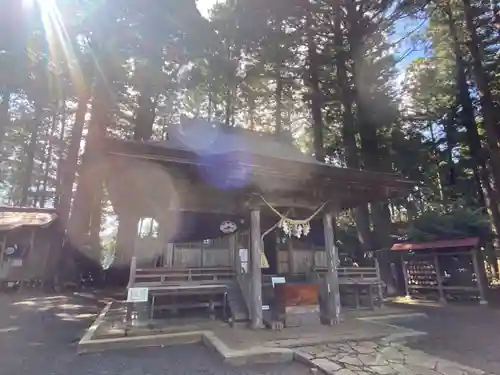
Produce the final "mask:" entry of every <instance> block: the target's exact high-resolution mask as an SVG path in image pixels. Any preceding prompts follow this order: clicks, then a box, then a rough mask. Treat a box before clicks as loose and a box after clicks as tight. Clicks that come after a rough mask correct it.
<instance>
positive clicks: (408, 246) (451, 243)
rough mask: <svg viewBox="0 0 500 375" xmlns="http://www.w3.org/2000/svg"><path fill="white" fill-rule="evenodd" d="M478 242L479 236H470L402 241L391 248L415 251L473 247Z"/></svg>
mask: <svg viewBox="0 0 500 375" xmlns="http://www.w3.org/2000/svg"><path fill="white" fill-rule="evenodd" d="M478 244H479V238H477V237H470V238H462V239H459V240H442V241H432V242H417V243H411V242H402V243H397V244H394V245H393V246H392V248H391V250H393V251H415V250H436V249H450V248H454V247H475V246H477V245H478Z"/></svg>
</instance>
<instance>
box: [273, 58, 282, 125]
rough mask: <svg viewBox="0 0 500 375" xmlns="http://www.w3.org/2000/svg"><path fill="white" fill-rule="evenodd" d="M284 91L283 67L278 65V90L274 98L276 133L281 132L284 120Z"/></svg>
mask: <svg viewBox="0 0 500 375" xmlns="http://www.w3.org/2000/svg"><path fill="white" fill-rule="evenodd" d="M282 93H283V78H282V77H281V69H280V67H279V66H278V67H277V68H276V91H275V93H274V100H276V113H275V120H276V123H275V125H276V126H275V129H274V131H275V133H276V134H280V133H281V131H282V126H283V125H282V121H281V116H282V113H283V103H282Z"/></svg>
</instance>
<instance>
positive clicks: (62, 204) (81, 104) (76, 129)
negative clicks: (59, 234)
mask: <svg viewBox="0 0 500 375" xmlns="http://www.w3.org/2000/svg"><path fill="white" fill-rule="evenodd" d="M89 100H90V93H89V92H85V93H83V95H82V96H81V97H80V98H79V99H78V106H77V108H76V113H75V122H74V124H73V128H72V129H71V138H70V141H69V146H68V153H67V155H66V159H65V160H61V163H60V166H59V168H60V169H61V171H60V176H61V192H60V196H59V207H58V211H59V215H60V217H61V221H62V223H63V225H66V224H67V222H68V219H69V213H70V210H71V199H72V198H73V184H74V183H75V178H76V170H77V168H78V154H79V152H80V145H81V142H82V135H83V127H84V124H85V116H86V114H87V109H88V108H87V107H88V102H89Z"/></svg>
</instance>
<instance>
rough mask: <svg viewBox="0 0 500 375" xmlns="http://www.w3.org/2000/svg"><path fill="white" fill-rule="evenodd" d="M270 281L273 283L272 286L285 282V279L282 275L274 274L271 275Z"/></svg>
mask: <svg viewBox="0 0 500 375" xmlns="http://www.w3.org/2000/svg"><path fill="white" fill-rule="evenodd" d="M271 282H272V283H273V288H274V286H275V285H276V284H285V283H286V279H285V278H284V277H279V276H274V277H271Z"/></svg>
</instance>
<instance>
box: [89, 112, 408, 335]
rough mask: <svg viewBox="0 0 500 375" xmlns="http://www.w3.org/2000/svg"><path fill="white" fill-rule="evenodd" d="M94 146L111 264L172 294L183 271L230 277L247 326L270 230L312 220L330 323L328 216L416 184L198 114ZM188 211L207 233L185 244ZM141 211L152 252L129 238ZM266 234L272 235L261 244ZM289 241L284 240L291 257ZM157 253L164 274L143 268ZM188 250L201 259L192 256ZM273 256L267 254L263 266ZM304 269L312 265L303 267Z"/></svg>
mask: <svg viewBox="0 0 500 375" xmlns="http://www.w3.org/2000/svg"><path fill="white" fill-rule="evenodd" d="M102 153H103V159H100V160H96V162H95V164H94V167H95V171H96V172H97V173H102V174H103V176H104V178H105V181H106V184H107V190H108V192H109V196H110V200H111V203H112V205H113V208H114V210H115V212H116V213H117V215H118V220H119V223H120V226H119V230H118V234H117V256H116V258H117V261H118V262H122V263H123V264H126V263H128V262H129V261H130V260H133V261H132V266H131V269H132V270H131V284H130V285H133V284H134V282H137V279H135V278H134V275H135V274H137V275H141V278H142V280H150V281H151V280H156V281H155V283H156V286H155V288H163V289H162V290H167V289H168V288H171V289H172V288H174V289H175V290H177V291H178V290H179V288H180V287H179V285H178V284H179V283H178V282H177V281H172V280H175V277H177V278H179V277H180V276H179V275H185V277H186V279H185V280H186V281H189V282H190V283H191V284H190V285H189V288H191V289H190V290H191V292H192V290H193V288H194V286H193V283H194V280H195V278H197V280H199V282H198V283H199V284H203V283H205V282H206V280H205V279H206V278H207V277H209V278H210V285H212V286H214V285H215V284H220V283H222V282H224V288H225V287H227V285H228V284H227V282H228V280H233V281H235V283H236V284H234V285H236V287H235V288H236V289H238V290H239V292H238V293H239V294H241V295H242V297H241V298H239V299H240V300H243V301H244V304H245V305H246V307H248V312H249V316H250V320H251V326H252V327H253V328H259V327H261V326H262V323H263V321H262V316H263V315H262V309H263V293H262V285H263V284H262V283H263V278H262V264H265V263H266V262H262V261H261V257H262V254H263V253H264V252H265V253H267V252H268V249H269V248H271V247H272V248H273V251H274V252H276V247H277V246H278V245H279V244H280V243H283V244H284V243H285V242H279V241H281V240H279V238H278V237H279V236H278V234H282V233H285V234H286V236H290V235H291V236H296V237H301V236H306V235H307V234H308V233H309V232H313V230H311V225H313V226H315V225H319V226H321V227H322V228H321V231H322V233H323V234H322V237H323V241H321V242H322V244H321V246H322V248H323V252H324V254H325V257H324V261H325V263H324V269H325V271H326V272H325V273H324V274H322V275H321V277H322V279H321V280H323V283H324V285H325V286H326V285H328V287H327V288H326V287H325V288H324V290H325V291H326V292H325V293H327V295H328V296H327V297H326V298H324V300H325V301H326V302H327V304H328V306H325V309H324V310H323V311H322V313H321V314H322V316H323V317H325V318H326V321H328V322H330V323H334V322H337V321H338V320H339V313H340V298H339V282H338V272H337V261H336V260H337V259H338V254H337V248H336V246H335V238H334V232H333V226H334V215H335V214H336V213H338V212H339V211H340V210H342V209H344V208H351V207H356V206H358V205H361V204H364V203H367V202H375V201H381V200H386V199H388V198H390V197H396V196H405V195H407V194H408V193H409V191H411V190H412V189H413V186H414V183H413V182H410V181H407V180H405V179H403V178H401V177H400V176H398V175H396V174H390V173H377V172H370V171H359V170H354V169H347V168H340V167H337V166H334V165H331V164H325V163H321V162H318V161H316V160H315V159H314V158H313V157H311V156H309V155H306V154H304V153H302V152H301V151H300V150H299V149H297V148H296V147H295V146H294V145H293V139H292V137H291V136H287V135H286V134H280V135H276V134H268V133H260V132H253V131H250V130H246V129H242V128H238V127H228V126H225V125H220V124H212V123H209V122H207V121H201V120H191V121H186V122H184V123H182V124H181V125H177V126H170V127H169V129H168V139H167V140H164V141H151V142H135V141H124V140H116V139H107V140H106V141H105V142H104V143H103V148H102ZM196 216H198V217H205V220H206V221H205V223H207V224H206V225H197V228H201V230H203V229H204V230H206V232H205V235H204V238H205V239H206V241H203V242H200V243H199V244H197V245H195V246H192V244H185V243H187V242H190V241H192V239H193V238H196V235H195V234H193V233H192V231H191V232H190V231H189V230H186V229H185V226H186V225H189V224H186V223H189V222H192V219H190V218H192V217H196ZM145 218H149V219H154V225H153V224H151V225H150V226H149V227H148V228H149V229H150V230H149V234H150V235H153V237H156V238H157V239H158V241H157V243H158V244H159V245H158V247H157V248H156V250H152V249H153V246H151V243H148V244H147V245H146V246H139V244H144V243H145V242H144V239H142V240H141V241H139V242H138V240H137V238H136V237H137V226H138V222H144V219H145ZM300 218H302V219H300ZM181 227H182V228H181ZM209 229H210V230H209ZM313 229H316V233H317V228H313ZM198 230H200V229H197V231H198ZM272 235H273V236H274V235H276V236H277V237H276V238H275V239H272V240H270V241H266V236H267V238H269V237H270V236H272ZM199 239H200V238H199V237H198V238H197V240H199ZM179 242H180V243H179ZM183 243H184V244H183ZM291 243H292V242H291V241H287V244H289V245H287V246H289V252H290V254H291V255H293V254H292V253H293V249H292V248H291ZM188 245H189V246H188ZM188 248H191V249H192V251H191V252H190V253H189V251H187V250H188ZM155 252H159V253H161V257H162V261H161V262H157V263H155V265H160V268H161V269H162V271H161V272H160V271H159V268H158V267H156V269H155V270H153V271H147V272H146V271H145V270H144V267H143V266H140V259H139V258H141V257H143V256H144V255H145V254H149V255H150V256H152V255H154V253H155ZM216 254H218V255H216ZM312 254H313V255H314V253H312ZM192 256H195V257H196V259H198V260H199V261H196V262H194V261H193V259H194V258H193V257H192ZM315 258H316V256H313V257H312V260H311V261H312V262H313V263H314V259H315ZM288 259H289V263H290V267H288V270H289V271H290V272H294V270H296V269H297V267H296V266H297V265H293V264H292V262H293V260H294V259H295V257H294V256H290V257H289V258H288ZM136 261H137V263H136ZM273 263H276V262H275V261H269V264H270V265H271V266H272V264H273ZM136 267H137V272H136V269H135V268H136ZM193 267H194V268H193ZM214 267H219V268H218V269H217V270H214ZM221 267H222V268H224V270H222V268H221ZM207 268H209V270H207ZM307 268H308V269H309V268H310V269H314V268H315V267H314V264H309V265H308V266H307ZM165 269H169V270H171V271H168V272H170V273H168V272H167V271H165ZM174 271H175V272H174ZM172 272H174V274H172ZM172 277H174V279H172ZM183 277H184V276H183ZM169 280H170V281H169ZM177 280H178V279H177ZM203 280H205V281H203ZM166 284H168V285H166ZM150 285H151V284H150ZM207 288H208V287H207V286H205V287H204V289H205V290H207ZM224 288H219V286H217V288H214V289H213V290H214V291H215V290H216V289H217V290H219V289H220V290H224ZM229 288H230V289H229V292H228V296H229V297H228V299H229V300H228V303H229V305H230V308H231V309H233V306H231V305H232V304H233V305H234V304H235V303H234V300H235V299H238V298H236V297H234V295H233V293H232V292H231V291H233V290H234V288H233V286H231V287H229ZM297 288H298V286H297ZM171 289H168V290H171ZM208 289H210V288H208ZM224 293H226V292H224ZM232 295H233V297H234V298H233V297H232Z"/></svg>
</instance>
